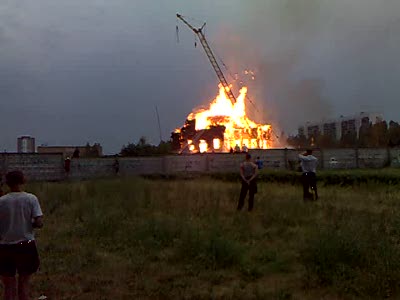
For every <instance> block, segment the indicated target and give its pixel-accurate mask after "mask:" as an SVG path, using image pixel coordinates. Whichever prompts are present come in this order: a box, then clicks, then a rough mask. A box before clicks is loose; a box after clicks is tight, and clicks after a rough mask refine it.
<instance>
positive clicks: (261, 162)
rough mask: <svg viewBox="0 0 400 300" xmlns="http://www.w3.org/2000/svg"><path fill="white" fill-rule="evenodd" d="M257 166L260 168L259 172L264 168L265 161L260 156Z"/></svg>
mask: <svg viewBox="0 0 400 300" xmlns="http://www.w3.org/2000/svg"><path fill="white" fill-rule="evenodd" d="M256 165H257V168H258V169H259V170H261V169H262V168H263V167H264V163H263V161H262V160H261V159H260V157H259V156H257V159H256Z"/></svg>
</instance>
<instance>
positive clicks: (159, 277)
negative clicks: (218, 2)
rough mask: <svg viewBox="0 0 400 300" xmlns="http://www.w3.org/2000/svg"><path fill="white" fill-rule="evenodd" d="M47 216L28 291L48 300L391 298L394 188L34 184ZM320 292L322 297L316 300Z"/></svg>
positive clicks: (197, 182) (399, 207) (130, 181)
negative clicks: (247, 197) (307, 197)
mask: <svg viewBox="0 0 400 300" xmlns="http://www.w3.org/2000/svg"><path fill="white" fill-rule="evenodd" d="M28 189H29V190H30V191H32V192H34V193H36V194H37V195H38V196H39V199H40V200H41V203H42V206H43V210H44V212H45V214H46V223H45V227H44V228H43V229H42V230H41V231H40V232H39V233H38V244H39V249H40V254H41V256H42V268H41V270H40V272H39V274H38V275H37V276H35V277H34V294H35V296H36V295H39V294H45V295H47V296H48V297H49V298H50V299H71V298H74V299H90V298H91V299H134V298H148V299H154V298H165V299H180V298H186V299H188V298H197V299H210V298H221V299H223V298H224V299H225V298H236V299H317V298H322V296H321V295H325V296H326V295H329V296H330V297H332V298H346V297H347V298H359V299H367V298H372V299H376V298H383V297H392V298H394V299H395V298H396V297H400V292H399V290H398V287H397V282H399V279H400V271H398V270H399V269H400V268H399V265H400V252H399V251H398V250H399V249H398V245H399V238H398V236H399V234H400V221H399V220H400V219H399V211H400V202H399V200H400V192H399V191H398V190H397V187H395V186H392V185H377V184H375V185H363V184H361V185H359V186H356V187H336V186H330V187H325V188H321V189H320V195H321V200H320V201H319V202H315V203H303V202H302V200H301V188H300V187H299V186H296V185H291V184H282V183H260V186H259V193H258V194H257V195H256V203H255V211H254V212H252V213H248V212H247V211H243V212H236V204H237V197H238V194H239V191H240V185H239V184H238V183H237V182H229V181H228V182H226V181H218V180H215V179H209V178H199V179H194V180H175V181H171V180H168V181H166V180H149V179H142V178H125V179H115V180H97V181H86V182H71V183H51V184H49V183H36V184H34V185H32V186H29V187H28ZM325 296H324V297H325Z"/></svg>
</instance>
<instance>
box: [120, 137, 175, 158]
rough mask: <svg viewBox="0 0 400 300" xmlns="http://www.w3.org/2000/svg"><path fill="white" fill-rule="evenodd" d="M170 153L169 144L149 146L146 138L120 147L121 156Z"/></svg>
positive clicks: (162, 143)
mask: <svg viewBox="0 0 400 300" xmlns="http://www.w3.org/2000/svg"><path fill="white" fill-rule="evenodd" d="M171 151H172V145H171V142H164V141H161V142H160V143H159V144H158V145H151V144H150V143H149V142H148V141H147V139H146V137H144V136H142V137H141V138H140V139H139V141H138V142H137V143H129V144H127V145H124V146H122V149H121V151H120V155H121V156H157V155H165V154H169V153H171Z"/></svg>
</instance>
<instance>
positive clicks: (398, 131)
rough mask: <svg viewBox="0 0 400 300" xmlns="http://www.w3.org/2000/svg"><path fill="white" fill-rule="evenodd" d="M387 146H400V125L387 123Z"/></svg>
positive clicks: (392, 122)
mask: <svg viewBox="0 0 400 300" xmlns="http://www.w3.org/2000/svg"><path fill="white" fill-rule="evenodd" d="M388 145H389V147H396V146H400V125H399V123H397V122H394V121H390V122H389V129H388Z"/></svg>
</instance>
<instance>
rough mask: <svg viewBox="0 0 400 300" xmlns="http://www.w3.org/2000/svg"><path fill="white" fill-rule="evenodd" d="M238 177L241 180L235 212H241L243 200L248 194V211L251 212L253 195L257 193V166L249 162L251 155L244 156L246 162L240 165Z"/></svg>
mask: <svg viewBox="0 0 400 300" xmlns="http://www.w3.org/2000/svg"><path fill="white" fill-rule="evenodd" d="M240 177H241V179H242V189H241V190H240V196H239V203H238V206H237V210H241V209H242V208H243V206H244V199H245V198H246V196H247V192H249V207H248V211H252V210H253V206H254V195H255V194H256V193H257V182H256V177H257V165H256V164H255V163H253V162H252V161H251V155H250V154H249V153H247V154H246V160H245V161H244V162H242V163H241V164H240Z"/></svg>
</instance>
